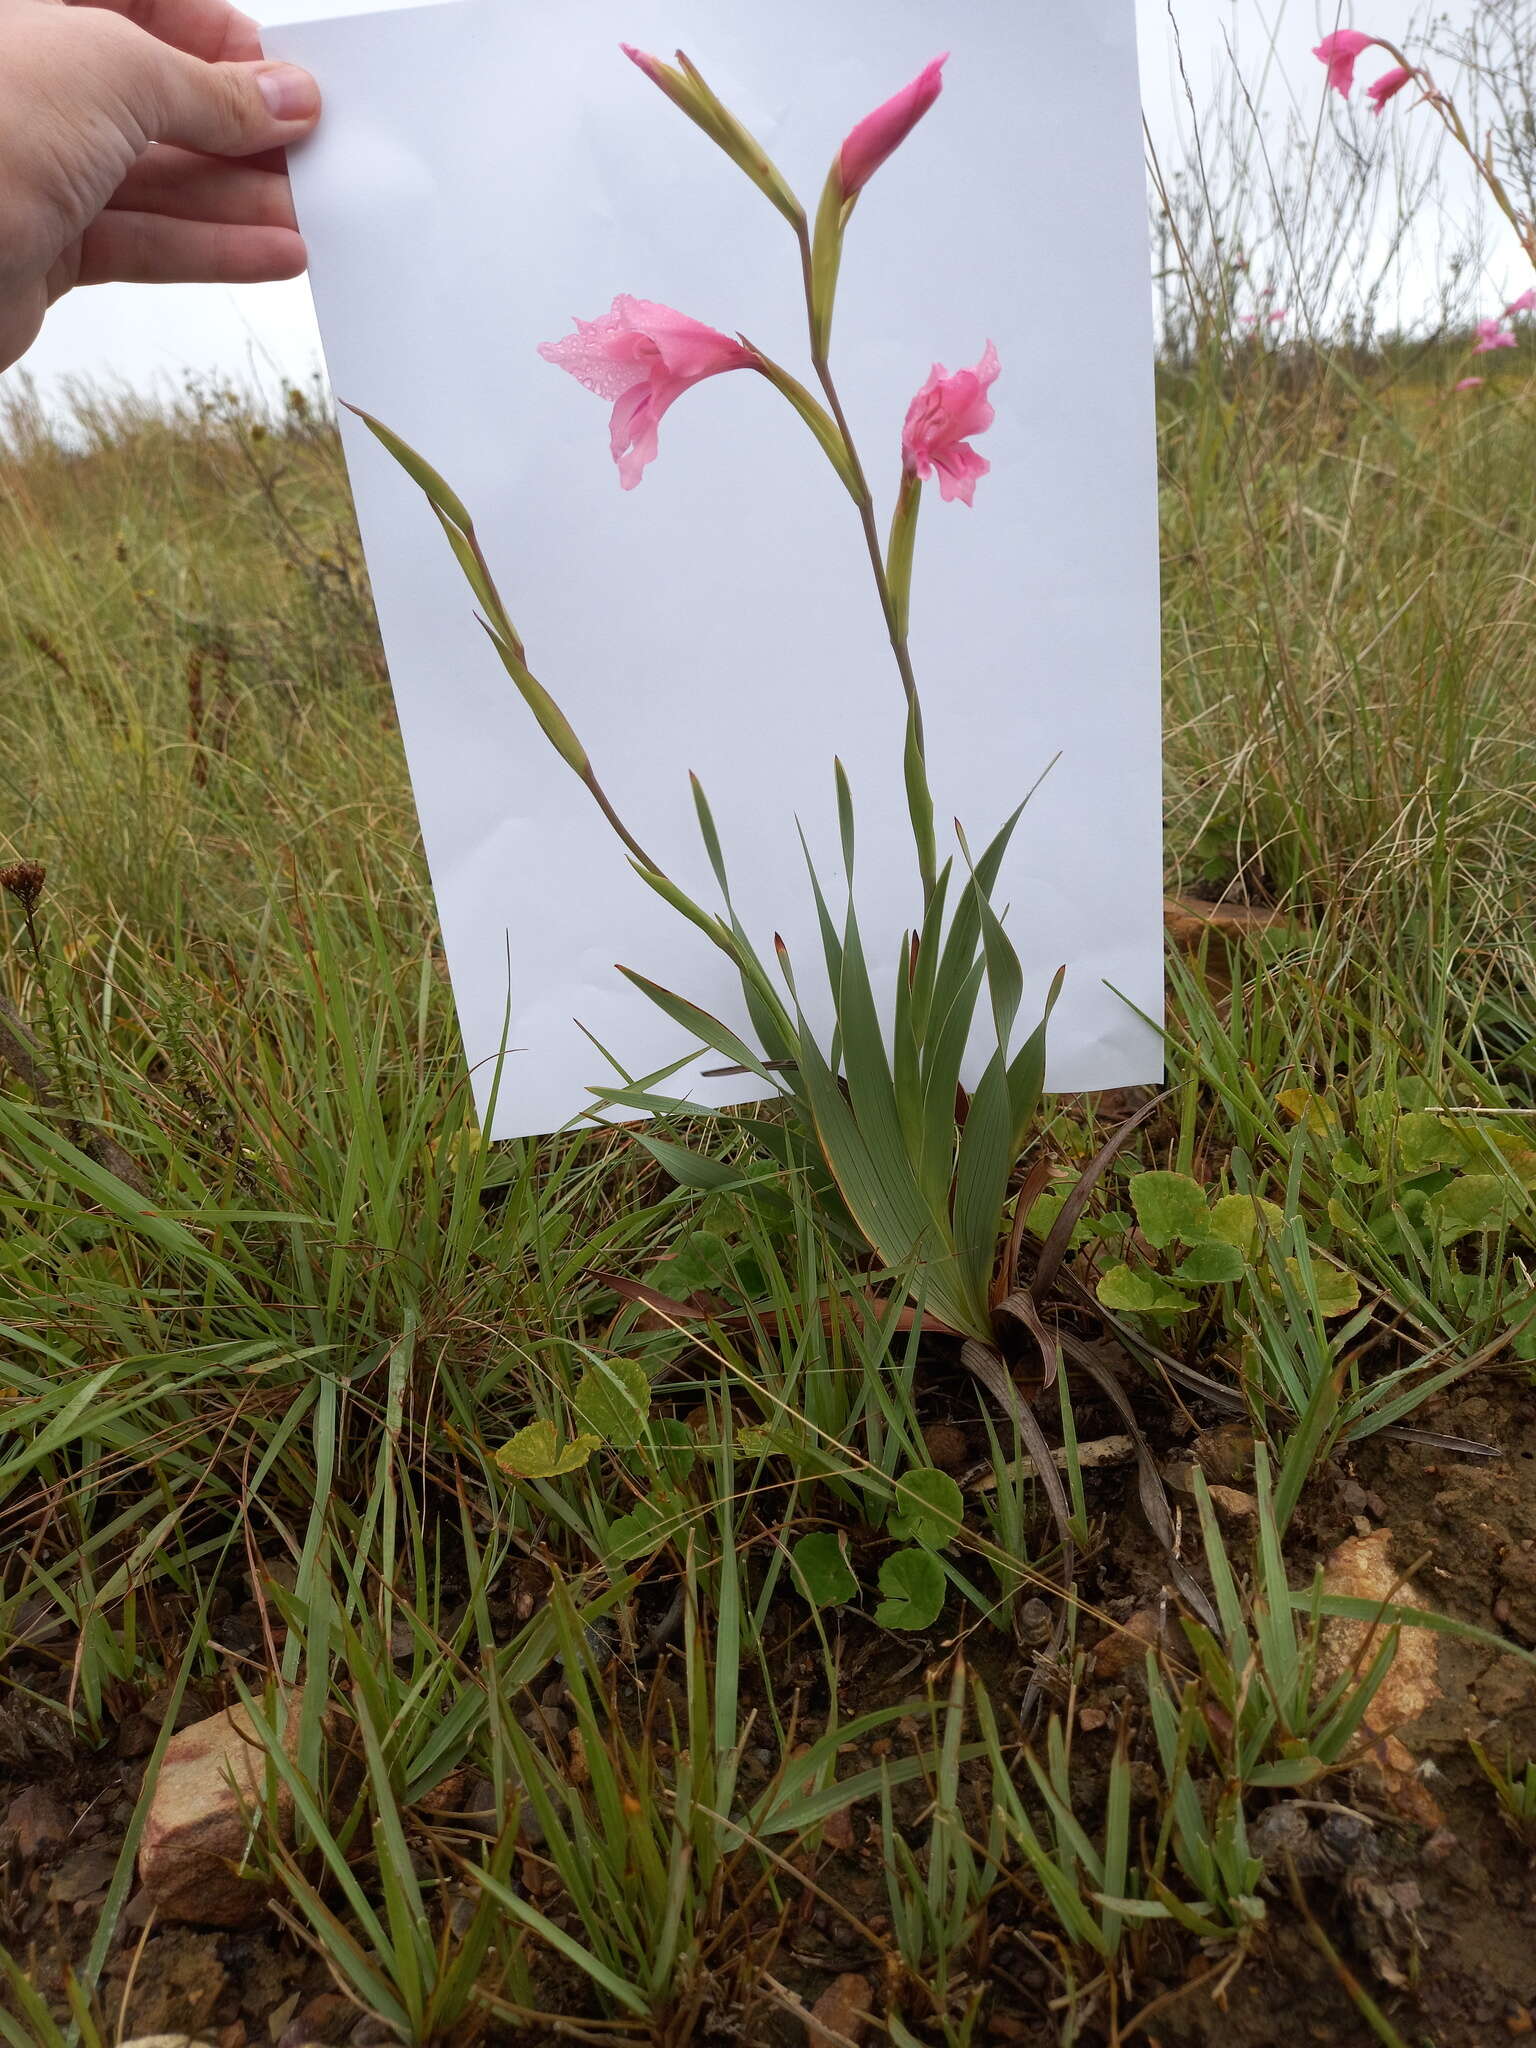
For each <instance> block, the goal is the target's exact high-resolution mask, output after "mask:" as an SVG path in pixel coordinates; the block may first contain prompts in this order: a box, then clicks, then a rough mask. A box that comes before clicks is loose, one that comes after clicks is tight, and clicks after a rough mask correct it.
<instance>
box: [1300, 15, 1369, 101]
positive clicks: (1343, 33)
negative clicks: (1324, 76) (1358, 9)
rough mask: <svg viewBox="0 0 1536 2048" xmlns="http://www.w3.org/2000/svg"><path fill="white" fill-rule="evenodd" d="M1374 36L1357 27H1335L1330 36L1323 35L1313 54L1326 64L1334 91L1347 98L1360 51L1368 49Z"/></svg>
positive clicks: (1352, 83) (1329, 81)
mask: <svg viewBox="0 0 1536 2048" xmlns="http://www.w3.org/2000/svg"><path fill="white" fill-rule="evenodd" d="M1375 40H1376V38H1375V37H1374V36H1367V35H1362V34H1361V33H1360V31H1359V29H1357V28H1336V29H1335V30H1334V32H1333V34H1332V35H1331V36H1324V37H1323V40H1322V41H1321V42H1320V43H1319V44H1318V46H1317V48H1316V49H1315V50H1314V51H1313V52H1312V54H1313V56H1314V57H1316V58H1319V59H1320V60H1321V62H1323V63H1324V64H1326V65H1327V66H1328V83H1329V84H1330V85H1331V86H1332V87H1333V89H1334V91H1335V92H1341V93H1343V95H1344V97H1345V99H1348V98H1349V94H1350V88H1351V87H1352V86H1353V85H1354V82H1355V65H1356V64H1357V62H1358V61H1359V59H1360V56H1361V53H1362V52H1363V51H1365V50H1368V49H1370V47H1371V45H1372V44H1373V43H1374V42H1375Z"/></svg>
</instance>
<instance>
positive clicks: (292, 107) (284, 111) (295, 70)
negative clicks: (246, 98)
mask: <svg viewBox="0 0 1536 2048" xmlns="http://www.w3.org/2000/svg"><path fill="white" fill-rule="evenodd" d="M256 90H257V91H258V92H259V93H260V94H261V100H262V105H263V106H264V107H265V108H266V110H267V112H268V113H269V114H270V115H271V117H272V119H273V120H274V121H281V122H283V124H284V125H285V126H289V127H295V128H312V127H313V126H314V124H315V122H316V121H318V120H319V118H320V88H319V86H318V85H317V84H316V83H315V81H314V79H313V78H311V76H310V74H309V73H308V72H307V71H302V70H300V68H299V66H298V65H297V64H263V65H261V66H260V68H259V69H258V70H257V73H256Z"/></svg>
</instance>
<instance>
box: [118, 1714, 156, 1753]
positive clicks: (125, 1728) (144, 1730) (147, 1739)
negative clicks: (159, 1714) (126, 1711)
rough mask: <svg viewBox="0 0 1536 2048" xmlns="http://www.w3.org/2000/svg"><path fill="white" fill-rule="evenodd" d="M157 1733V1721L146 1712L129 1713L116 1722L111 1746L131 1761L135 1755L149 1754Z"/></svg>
mask: <svg viewBox="0 0 1536 2048" xmlns="http://www.w3.org/2000/svg"><path fill="white" fill-rule="evenodd" d="M159 1733H160V1727H159V1723H158V1722H156V1721H154V1720H152V1719H151V1718H150V1716H149V1715H148V1714H130V1715H128V1717H127V1719H126V1720H123V1721H119V1722H118V1724H117V1739H116V1741H115V1743H114V1744H113V1747H114V1748H115V1749H116V1751H117V1754H118V1755H119V1756H120V1757H122V1758H124V1759H125V1760H126V1761H130V1762H131V1761H132V1760H133V1759H134V1758H136V1757H141V1756H148V1755H149V1752H150V1751H151V1750H152V1749H153V1748H154V1746H155V1739H156V1737H157V1736H158V1735H159Z"/></svg>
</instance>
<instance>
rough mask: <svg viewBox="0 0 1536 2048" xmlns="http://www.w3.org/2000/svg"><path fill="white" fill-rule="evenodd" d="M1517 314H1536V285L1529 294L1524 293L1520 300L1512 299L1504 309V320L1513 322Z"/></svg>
mask: <svg viewBox="0 0 1536 2048" xmlns="http://www.w3.org/2000/svg"><path fill="white" fill-rule="evenodd" d="M1517 313H1536V284H1533V285H1532V286H1531V288H1530V290H1529V291H1528V292H1522V293H1521V294H1520V296H1519V298H1518V299H1511V300H1510V302H1509V304H1508V305H1507V306H1506V307H1505V308H1504V318H1505V319H1506V320H1513V319H1514V317H1515V315H1516V314H1517Z"/></svg>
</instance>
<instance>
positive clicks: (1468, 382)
mask: <svg viewBox="0 0 1536 2048" xmlns="http://www.w3.org/2000/svg"><path fill="white" fill-rule="evenodd" d="M1483 383H1484V379H1483V378H1481V377H1463V378H1462V380H1461V382H1460V383H1459V384H1458V385H1457V386H1456V389H1457V390H1458V391H1481V390H1482V388H1483Z"/></svg>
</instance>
